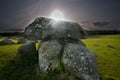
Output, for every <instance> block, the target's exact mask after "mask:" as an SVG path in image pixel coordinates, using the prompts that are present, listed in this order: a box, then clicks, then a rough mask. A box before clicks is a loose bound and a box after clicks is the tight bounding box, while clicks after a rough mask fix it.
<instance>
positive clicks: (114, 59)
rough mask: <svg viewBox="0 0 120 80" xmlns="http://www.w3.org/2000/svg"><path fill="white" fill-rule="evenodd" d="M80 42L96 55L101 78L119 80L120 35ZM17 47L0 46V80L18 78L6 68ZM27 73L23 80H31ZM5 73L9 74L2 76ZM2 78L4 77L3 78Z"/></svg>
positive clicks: (96, 37)
mask: <svg viewBox="0 0 120 80" xmlns="http://www.w3.org/2000/svg"><path fill="white" fill-rule="evenodd" d="M1 38H2V37H1ZM14 38H15V37H14ZM15 39H16V38H15ZM0 40H1V39H0ZM82 41H83V42H84V43H85V44H86V47H87V48H89V49H91V50H93V51H94V52H95V53H96V55H97V63H98V69H99V72H100V75H101V76H102V78H105V79H104V80H120V35H95V36H88V38H87V39H83V40H82ZM19 46H20V45H18V44H14V45H4V46H0V80H9V79H10V77H9V74H10V75H12V78H13V80H15V79H16V77H18V76H19V75H17V74H18V73H17V71H16V72H15V71H12V69H11V68H8V67H10V66H8V65H9V64H10V63H11V62H12V60H13V59H14V57H15V55H16V53H17V49H18V47H19ZM37 46H38V44H37ZM10 69H11V70H10ZM14 70H18V69H14ZM13 72H14V73H13ZM18 72H20V71H18ZM21 72H23V71H21ZM27 72H30V71H27V70H26V75H25V76H24V77H25V78H22V79H24V80H27V79H28V78H29V80H31V77H30V76H29V74H28V75H27ZM6 73H9V74H7V75H4V74H6ZM16 75H17V76H16ZM41 75H42V74H41ZM2 76H4V78H3V77H2ZM5 77H6V79H5ZM26 77H27V78H26ZM17 80H18V79H17Z"/></svg>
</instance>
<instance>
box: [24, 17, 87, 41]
mask: <svg viewBox="0 0 120 80" xmlns="http://www.w3.org/2000/svg"><path fill="white" fill-rule="evenodd" d="M25 36H27V37H28V38H29V39H34V40H36V39H37V40H39V39H46V38H52V39H60V38H72V39H80V38H85V37H86V32H85V31H84V30H83V28H82V27H81V26H80V25H79V24H77V23H75V22H67V21H58V22H56V21H54V20H52V19H50V18H43V17H41V18H37V19H35V21H34V22H33V23H31V24H30V25H29V26H28V27H26V29H25Z"/></svg>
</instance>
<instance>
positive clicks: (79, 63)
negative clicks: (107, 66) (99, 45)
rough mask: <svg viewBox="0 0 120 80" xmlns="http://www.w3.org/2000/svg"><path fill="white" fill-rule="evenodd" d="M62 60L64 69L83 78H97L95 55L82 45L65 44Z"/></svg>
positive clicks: (89, 79) (84, 79)
mask: <svg viewBox="0 0 120 80" xmlns="http://www.w3.org/2000/svg"><path fill="white" fill-rule="evenodd" d="M62 62H63V64H64V67H65V69H66V70H68V71H70V72H71V73H72V74H74V75H75V76H77V77H79V78H82V79H83V80H99V74H98V70H97V64H96V56H95V54H94V53H93V52H92V51H91V50H89V49H87V48H85V47H84V46H82V45H79V44H75V43H74V44H73V43H68V44H66V45H65V47H64V52H63V57H62Z"/></svg>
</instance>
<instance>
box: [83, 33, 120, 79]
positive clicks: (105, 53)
mask: <svg viewBox="0 0 120 80" xmlns="http://www.w3.org/2000/svg"><path fill="white" fill-rule="evenodd" d="M82 41H83V42H84V43H85V44H86V46H87V48H89V49H92V50H93V51H94V52H95V53H96V55H97V62H98V69H99V72H100V74H101V75H103V76H104V77H106V78H110V77H111V78H114V79H116V80H120V65H119V64H120V35H100V36H90V37H89V38H88V39H84V40H82ZM109 45H110V46H112V47H109Z"/></svg>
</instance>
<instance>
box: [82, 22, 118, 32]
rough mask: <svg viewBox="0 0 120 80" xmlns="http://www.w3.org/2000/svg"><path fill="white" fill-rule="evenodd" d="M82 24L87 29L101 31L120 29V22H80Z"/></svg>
mask: <svg viewBox="0 0 120 80" xmlns="http://www.w3.org/2000/svg"><path fill="white" fill-rule="evenodd" d="M80 25H81V26H82V27H83V28H84V29H85V30H87V31H99V30H101V31H102V30H108V31H109V30H117V31H120V23H119V22H80Z"/></svg>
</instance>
